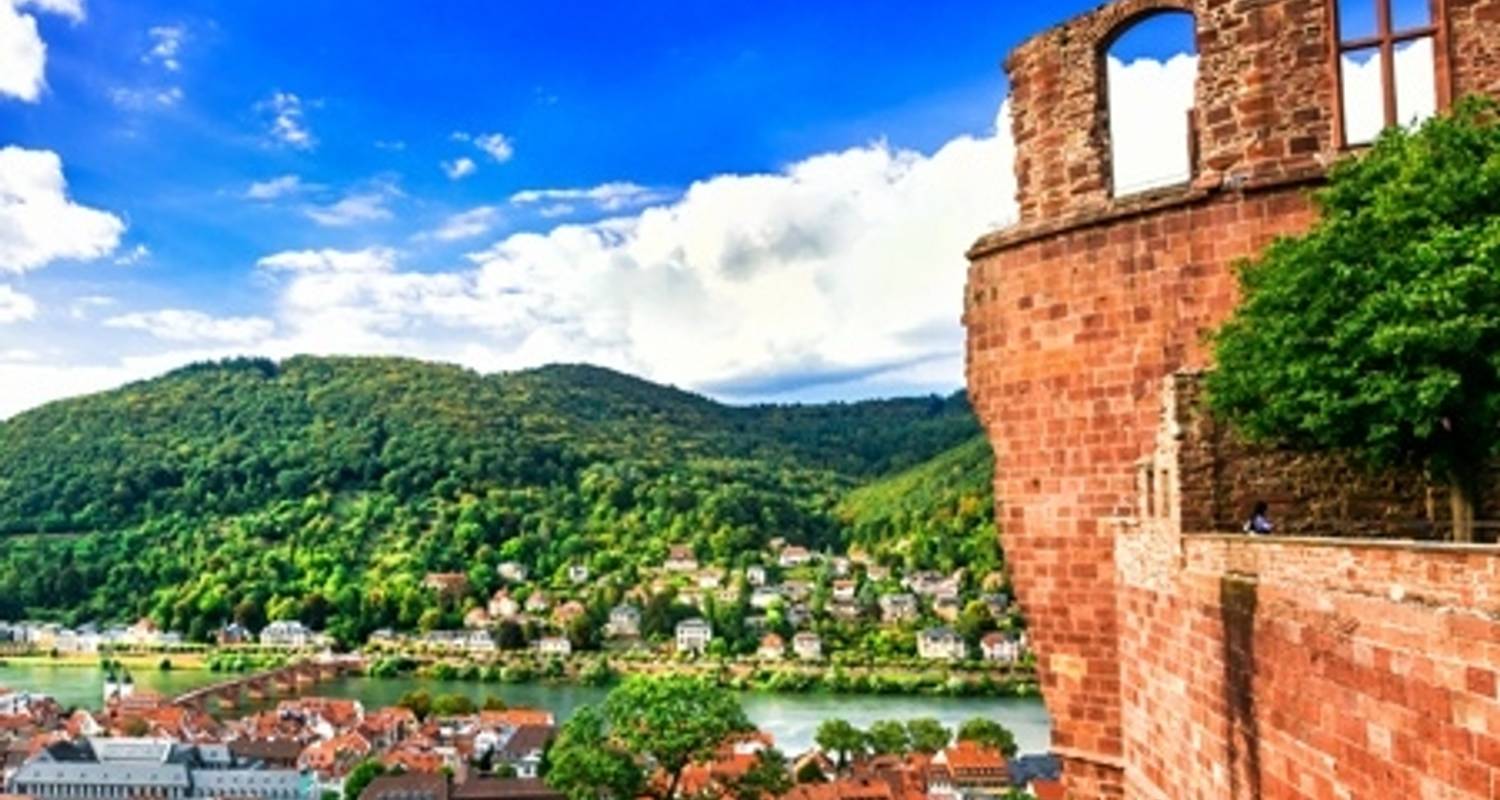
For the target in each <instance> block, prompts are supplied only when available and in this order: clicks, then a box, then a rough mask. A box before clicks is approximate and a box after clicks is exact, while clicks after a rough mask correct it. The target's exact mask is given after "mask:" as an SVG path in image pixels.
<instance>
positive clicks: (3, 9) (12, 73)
mask: <svg viewBox="0 0 1500 800" xmlns="http://www.w3.org/2000/svg"><path fill="white" fill-rule="evenodd" d="M28 7H30V8H33V9H35V10H37V11H41V12H46V13H50V14H57V15H60V16H64V17H67V18H69V19H71V20H73V21H74V22H81V21H82V20H83V2H82V0H0V96H7V95H8V96H10V97H14V98H16V99H18V100H22V101H24V102H28V103H34V102H36V101H37V99H38V98H40V97H41V94H42V90H43V89H44V88H46V86H47V79H46V69H47V44H46V42H43V41H42V36H41V34H40V33H39V32H38V31H37V24H36V17H34V16H32V15H31V14H23V13H21V12H22V11H23V10H24V9H26V8H28Z"/></svg>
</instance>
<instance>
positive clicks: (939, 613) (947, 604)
mask: <svg viewBox="0 0 1500 800" xmlns="http://www.w3.org/2000/svg"><path fill="white" fill-rule="evenodd" d="M963 608H964V607H963V601H962V600H960V599H959V597H958V594H957V593H955V592H943V593H942V594H939V595H938V596H936V597H934V598H932V613H933V615H934V616H936V617H937V618H938V619H940V620H943V621H944V622H957V621H958V615H959V614H961V613H963Z"/></svg>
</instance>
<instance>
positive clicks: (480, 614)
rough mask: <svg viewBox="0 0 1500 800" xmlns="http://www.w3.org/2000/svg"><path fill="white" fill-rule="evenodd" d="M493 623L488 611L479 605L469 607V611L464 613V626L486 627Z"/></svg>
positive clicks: (472, 627) (473, 627)
mask: <svg viewBox="0 0 1500 800" xmlns="http://www.w3.org/2000/svg"><path fill="white" fill-rule="evenodd" d="M493 623H494V620H493V619H491V618H490V612H488V611H486V610H485V609H484V608H482V607H480V606H475V607H473V608H471V609H469V613H467V614H465V615H464V627H465V628H471V629H477V628H488V627H489V626H490V625H491V624H493Z"/></svg>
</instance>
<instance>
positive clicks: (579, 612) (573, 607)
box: [552, 600, 588, 627]
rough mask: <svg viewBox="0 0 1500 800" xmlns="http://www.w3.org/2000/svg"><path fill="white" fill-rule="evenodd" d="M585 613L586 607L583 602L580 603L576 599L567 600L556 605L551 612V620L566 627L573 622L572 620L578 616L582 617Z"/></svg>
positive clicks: (586, 611)
mask: <svg viewBox="0 0 1500 800" xmlns="http://www.w3.org/2000/svg"><path fill="white" fill-rule="evenodd" d="M587 613H588V609H587V608H584V607H583V603H580V602H578V601H577V600H569V601H568V602H566V603H563V604H562V605H560V606H558V607H557V609H556V610H554V611H553V612H552V621H553V622H556V623H557V624H558V625H562V626H564V627H566V626H568V625H571V624H572V623H573V620H575V619H578V618H579V617H582V616H583V615H584V614H587Z"/></svg>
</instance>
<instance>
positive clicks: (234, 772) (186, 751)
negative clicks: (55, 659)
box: [6, 738, 316, 800]
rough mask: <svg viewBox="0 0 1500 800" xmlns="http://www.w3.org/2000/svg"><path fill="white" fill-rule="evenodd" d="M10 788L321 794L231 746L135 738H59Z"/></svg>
mask: <svg viewBox="0 0 1500 800" xmlns="http://www.w3.org/2000/svg"><path fill="white" fill-rule="evenodd" d="M6 791H8V792H11V793H14V794H20V795H26V796H29V797H33V798H37V800H111V799H112V798H129V797H153V798H159V799H160V800H189V799H190V798H220V797H236V798H248V799H249V800H313V798H315V797H316V795H315V794H313V784H312V783H311V782H310V781H308V780H306V779H304V777H303V776H302V775H301V774H300V773H298V772H297V771H296V770H293V769H284V768H274V767H271V766H268V765H266V764H265V763H263V762H260V761H257V760H253V759H249V758H245V757H242V756H238V755H236V754H235V753H234V752H233V751H232V750H231V749H230V748H229V747H228V746H226V745H221V744H202V745H184V744H178V743H176V742H172V741H168V740H159V739H130V738H122V739H93V738H89V739H82V740H79V741H76V742H73V741H61V742H56V743H53V744H51V745H49V746H47V747H45V748H43V749H42V750H41V751H40V752H38V753H37V754H36V755H35V756H33V757H31V758H30V759H28V760H27V761H26V762H25V763H24V764H22V765H21V766H20V767H19V768H17V769H16V771H15V772H14V774H12V775H11V776H10V780H9V781H8V782H7V784H6Z"/></svg>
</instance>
